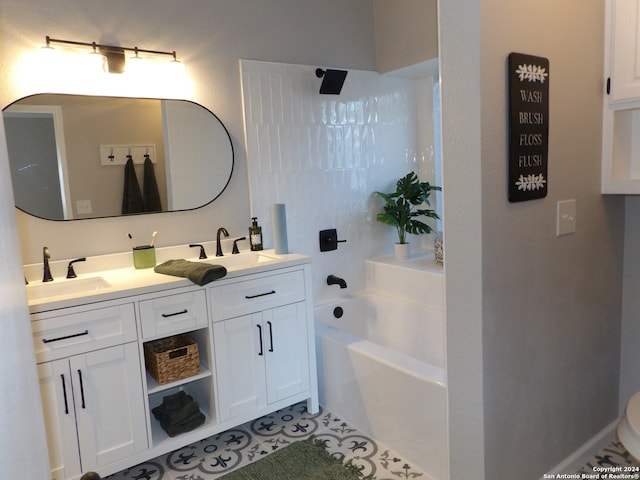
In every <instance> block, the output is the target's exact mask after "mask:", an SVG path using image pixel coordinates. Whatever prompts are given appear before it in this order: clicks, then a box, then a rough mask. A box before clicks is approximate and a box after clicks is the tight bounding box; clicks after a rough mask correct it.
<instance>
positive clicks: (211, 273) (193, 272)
mask: <svg viewBox="0 0 640 480" xmlns="http://www.w3.org/2000/svg"><path fill="white" fill-rule="evenodd" d="M153 270H154V271H155V272H156V273H164V274H165V275H173V276H176V277H185V278H188V279H189V280H191V281H192V282H193V283H195V284H196V285H200V286H202V285H206V284H207V283H209V282H213V281H214V280H218V279H219V278H222V277H224V276H225V275H226V274H227V269H226V268H224V267H223V266H222V265H210V264H208V263H200V262H190V261H188V260H183V259H180V260H167V261H166V262H164V263H161V264H160V265H156V266H155V268H154V269H153Z"/></svg>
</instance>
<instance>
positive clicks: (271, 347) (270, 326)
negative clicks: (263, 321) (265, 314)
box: [267, 322, 273, 352]
mask: <svg viewBox="0 0 640 480" xmlns="http://www.w3.org/2000/svg"><path fill="white" fill-rule="evenodd" d="M267 325H269V342H271V346H270V347H269V351H270V352H273V324H272V323H271V322H267Z"/></svg>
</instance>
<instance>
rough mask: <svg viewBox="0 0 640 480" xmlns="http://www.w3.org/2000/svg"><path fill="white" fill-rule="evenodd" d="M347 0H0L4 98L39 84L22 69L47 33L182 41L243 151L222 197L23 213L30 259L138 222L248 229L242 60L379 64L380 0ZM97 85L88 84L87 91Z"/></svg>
mask: <svg viewBox="0 0 640 480" xmlns="http://www.w3.org/2000/svg"><path fill="white" fill-rule="evenodd" d="M347 4H348V8H345V2H344V1H339V0H329V1H328V2H299V1H295V0H270V1H269V2H258V1H254V0H233V1H230V0H214V1H211V0H189V1H188V2H181V1H175V0H158V1H150V0H143V1H137V2H130V1H126V0H113V1H109V2H100V1H98V0H88V1H87V0H58V1H56V2H54V3H52V2H46V1H44V0H26V1H20V2H17V1H10V0H0V12H2V15H1V16H0V55H1V59H2V62H1V63H0V78H3V79H4V80H3V82H2V84H1V85H0V104H1V105H3V106H4V105H7V104H9V103H10V102H12V101H14V100H16V99H17V98H20V97H23V96H25V95H28V94H31V93H37V92H33V91H26V89H27V88H28V86H27V85H28V83H27V82H26V81H25V79H24V78H16V77H15V75H16V74H17V72H18V66H19V65H20V62H21V61H22V60H23V57H24V56H25V54H27V53H29V52H32V51H33V50H34V49H37V48H38V47H39V46H40V45H42V43H43V42H44V36H45V35H50V36H52V37H55V38H62V39H69V40H80V41H89V42H90V41H94V40H95V41H98V42H105V43H112V44H115V45H124V46H138V47H140V48H147V49H158V50H174V49H175V50H176V51H177V52H178V55H179V56H180V58H181V59H182V60H183V61H184V63H185V66H186V68H187V71H188V73H189V76H190V77H191V79H192V81H193V83H194V94H193V97H194V98H193V100H195V101H196V102H198V103H200V104H201V105H203V106H205V107H207V108H209V109H210V110H211V111H213V112H215V113H216V114H217V115H218V116H219V117H220V119H221V120H222V122H223V123H225V125H226V126H227V128H228V129H229V131H230V135H231V138H232V141H233V143H234V148H235V152H236V160H237V162H236V168H235V171H234V175H233V178H232V180H231V183H230V185H229V188H228V190H227V191H225V193H224V194H223V195H222V196H221V197H220V199H219V201H216V202H214V203H213V204H211V205H210V206H207V207H205V208H204V209H200V210H196V211H193V212H185V213H176V214H164V215H148V216H145V217H135V218H127V219H110V220H83V221H81V222H73V223H70V224H69V223H64V224H61V223H51V222H46V221H41V220H37V219H34V218H31V217H28V216H25V215H19V217H18V225H19V228H20V236H21V244H22V249H23V252H22V255H23V261H24V263H34V262H39V261H41V258H40V255H41V251H42V246H43V245H48V246H49V248H50V250H51V254H52V258H57V259H62V258H72V257H77V256H92V255H97V254H103V253H109V252H117V251H124V250H126V249H128V245H129V244H128V241H127V239H126V234H127V233H129V232H131V233H132V234H133V236H134V237H139V238H148V236H149V235H150V234H151V232H152V231H153V230H157V231H158V232H159V236H158V241H157V245H158V246H164V245H172V244H184V243H189V242H197V241H210V240H213V239H214V235H215V232H216V229H217V228H218V227H219V226H225V227H227V229H228V230H229V233H230V234H231V235H232V236H239V235H245V234H246V233H247V227H248V225H249V223H250V212H249V202H248V200H249V194H248V187H247V171H246V158H245V154H244V133H243V132H244V130H243V123H242V105H241V92H240V72H239V65H238V60H239V59H240V58H246V59H252V60H268V61H276V62H290V63H299V64H310V65H318V66H334V67H348V68H357V69H364V70H375V51H374V50H375V48H374V27H373V23H374V22H373V6H372V3H371V1H369V0H350V1H349V2H347ZM150 82H153V79H150ZM91 88H92V86H91V85H87V86H86V89H87V91H86V92H84V93H89V92H90V91H91ZM107 93H109V92H104V94H107ZM78 238H82V242H81V243H80V244H79V242H78V241H77V239H78Z"/></svg>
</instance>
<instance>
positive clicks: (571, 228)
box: [556, 200, 576, 237]
mask: <svg viewBox="0 0 640 480" xmlns="http://www.w3.org/2000/svg"><path fill="white" fill-rule="evenodd" d="M575 231H576V201H575V200H561V201H559V202H558V204H557V214H556V236H558V237H559V236H560V235H567V234H570V233H575Z"/></svg>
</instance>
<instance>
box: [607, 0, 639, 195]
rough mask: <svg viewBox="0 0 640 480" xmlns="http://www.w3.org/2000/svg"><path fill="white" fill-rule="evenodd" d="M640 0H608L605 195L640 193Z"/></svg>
mask: <svg viewBox="0 0 640 480" xmlns="http://www.w3.org/2000/svg"><path fill="white" fill-rule="evenodd" d="M638 65H640V0H607V1H606V14H605V65H604V73H605V79H604V83H605V85H604V86H605V92H604V94H603V97H604V101H603V125H602V127H603V128H602V178H601V191H602V193H614V194H640V68H639V67H638Z"/></svg>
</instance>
